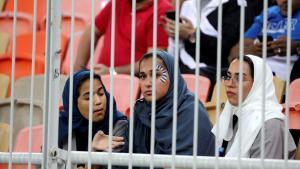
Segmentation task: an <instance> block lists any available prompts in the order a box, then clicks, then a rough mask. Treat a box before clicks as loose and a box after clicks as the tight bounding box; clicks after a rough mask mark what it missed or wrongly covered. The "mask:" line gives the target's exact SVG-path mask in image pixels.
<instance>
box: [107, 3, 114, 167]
mask: <svg viewBox="0 0 300 169" xmlns="http://www.w3.org/2000/svg"><path fill="white" fill-rule="evenodd" d="M111 18H112V19H111V43H110V69H109V72H110V91H109V92H110V98H109V102H110V104H109V135H108V136H109V137H108V140H109V144H108V153H109V155H110V156H111V153H112V134H113V133H112V132H113V97H114V72H115V67H114V64H115V30H116V0H113V1H112V13H111ZM111 168H112V167H111V158H109V159H108V169H111Z"/></svg>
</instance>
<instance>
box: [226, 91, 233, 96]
mask: <svg viewBox="0 0 300 169" xmlns="http://www.w3.org/2000/svg"><path fill="white" fill-rule="evenodd" d="M226 94H227V96H228V97H231V96H234V95H235V93H233V92H230V91H228V92H227V93H226Z"/></svg>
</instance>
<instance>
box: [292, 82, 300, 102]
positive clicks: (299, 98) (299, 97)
mask: <svg viewBox="0 0 300 169" xmlns="http://www.w3.org/2000/svg"><path fill="white" fill-rule="evenodd" d="M290 102H298V103H300V78H299V79H296V80H294V81H293V82H292V83H291V84H290Z"/></svg>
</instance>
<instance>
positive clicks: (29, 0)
mask: <svg viewBox="0 0 300 169" xmlns="http://www.w3.org/2000/svg"><path fill="white" fill-rule="evenodd" d="M46 5H47V0H38V1H37V22H38V23H39V22H40V21H41V20H42V17H43V16H44V15H45V14H46V9H47V8H46ZM17 9H18V15H19V14H20V13H25V14H28V15H31V19H32V20H33V14H34V0H18V7H17ZM7 11H8V12H13V11H14V0H7V2H6V6H5V9H4V12H7Z"/></svg>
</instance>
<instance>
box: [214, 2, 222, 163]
mask: <svg viewBox="0 0 300 169" xmlns="http://www.w3.org/2000/svg"><path fill="white" fill-rule="evenodd" d="M222 13H223V4H222V0H219V7H218V40H217V43H218V44H217V77H216V81H217V83H216V85H217V103H216V117H217V121H216V124H218V121H219V115H220V77H221V61H222V60H221V54H222V20H223V19H222ZM219 130H220V128H219V125H217V131H216V135H217V137H219ZM215 157H216V158H215V159H216V163H215V169H218V168H219V147H218V143H217V139H215Z"/></svg>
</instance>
